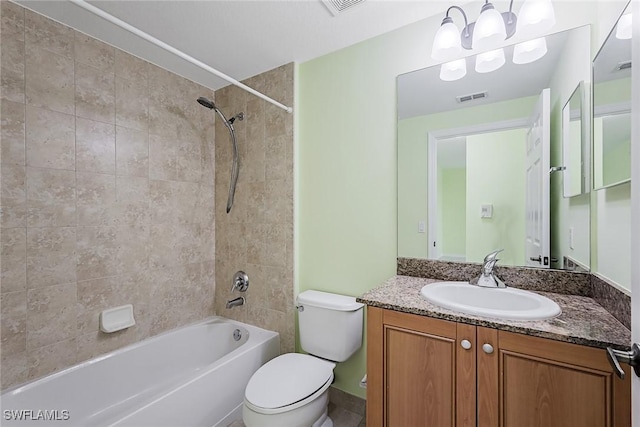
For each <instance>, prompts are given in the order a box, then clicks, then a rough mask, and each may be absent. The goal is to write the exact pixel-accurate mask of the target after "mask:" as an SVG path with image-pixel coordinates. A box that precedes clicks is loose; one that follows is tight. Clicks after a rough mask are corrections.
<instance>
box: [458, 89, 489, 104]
mask: <svg viewBox="0 0 640 427" xmlns="http://www.w3.org/2000/svg"><path fill="white" fill-rule="evenodd" d="M488 96H489V92H488V91H486V90H485V91H484V92H476V93H470V94H469V95H460V96H456V101H458V102H459V103H463V102H469V101H475V100H476V99H483V98H486V97H488Z"/></svg>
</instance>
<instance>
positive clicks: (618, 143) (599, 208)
mask: <svg viewBox="0 0 640 427" xmlns="http://www.w3.org/2000/svg"><path fill="white" fill-rule="evenodd" d="M593 82H594V83H593V114H594V117H593V169H594V177H593V181H594V186H595V188H596V189H598V191H594V192H593V197H594V209H596V215H595V218H596V222H597V226H596V233H595V238H596V239H597V241H598V245H597V248H596V251H595V256H596V257H597V259H596V263H595V265H594V267H595V268H594V273H596V274H598V275H600V276H601V277H603V278H605V279H607V280H608V281H609V282H613V283H615V284H617V285H618V286H619V287H621V288H624V289H627V290H630V289H631V255H630V253H631V237H630V233H629V229H630V228H631V185H632V183H631V182H630V174H629V171H630V166H631V156H630V149H631V139H630V125H631V117H632V116H633V115H635V116H637V115H638V113H637V112H632V111H631V102H630V94H631V7H630V6H627V8H626V10H625V11H624V12H623V13H622V15H621V17H620V19H618V22H617V24H616V25H615V27H614V28H613V30H612V31H611V33H610V34H609V37H608V38H607V39H606V41H605V42H604V44H603V46H602V48H601V49H600V50H599V51H598V54H597V55H596V58H595V59H594V61H593Z"/></svg>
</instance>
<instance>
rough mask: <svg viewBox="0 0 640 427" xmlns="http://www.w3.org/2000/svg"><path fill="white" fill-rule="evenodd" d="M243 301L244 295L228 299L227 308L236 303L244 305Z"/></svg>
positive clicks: (236, 304) (234, 305)
mask: <svg viewBox="0 0 640 427" xmlns="http://www.w3.org/2000/svg"><path fill="white" fill-rule="evenodd" d="M244 303H245V300H244V297H238V298H234V299H230V300H229V301H227V308H232V307H236V306H238V305H244Z"/></svg>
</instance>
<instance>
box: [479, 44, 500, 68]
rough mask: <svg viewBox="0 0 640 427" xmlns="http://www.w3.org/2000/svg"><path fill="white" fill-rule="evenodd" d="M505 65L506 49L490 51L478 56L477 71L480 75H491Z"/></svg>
mask: <svg viewBox="0 0 640 427" xmlns="http://www.w3.org/2000/svg"><path fill="white" fill-rule="evenodd" d="M504 63H505V59H504V49H502V48H500V49H495V50H490V51H489V52H484V53H480V54H478V55H477V56H476V71H477V72H478V73H490V72H492V71H495V70H497V69H498V68H500V67H502V66H503V65H504Z"/></svg>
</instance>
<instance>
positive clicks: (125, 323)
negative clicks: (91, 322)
mask: <svg viewBox="0 0 640 427" xmlns="http://www.w3.org/2000/svg"><path fill="white" fill-rule="evenodd" d="M135 324H136V320H135V319H134V318H133V305H131V304H126V305H121V306H120V307H114V308H109V309H107V310H103V311H102V312H101V313H100V330H101V331H102V332H106V333H108V334H110V333H112V332H117V331H121V330H122V329H126V328H130V327H131V326H133V325H135Z"/></svg>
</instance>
